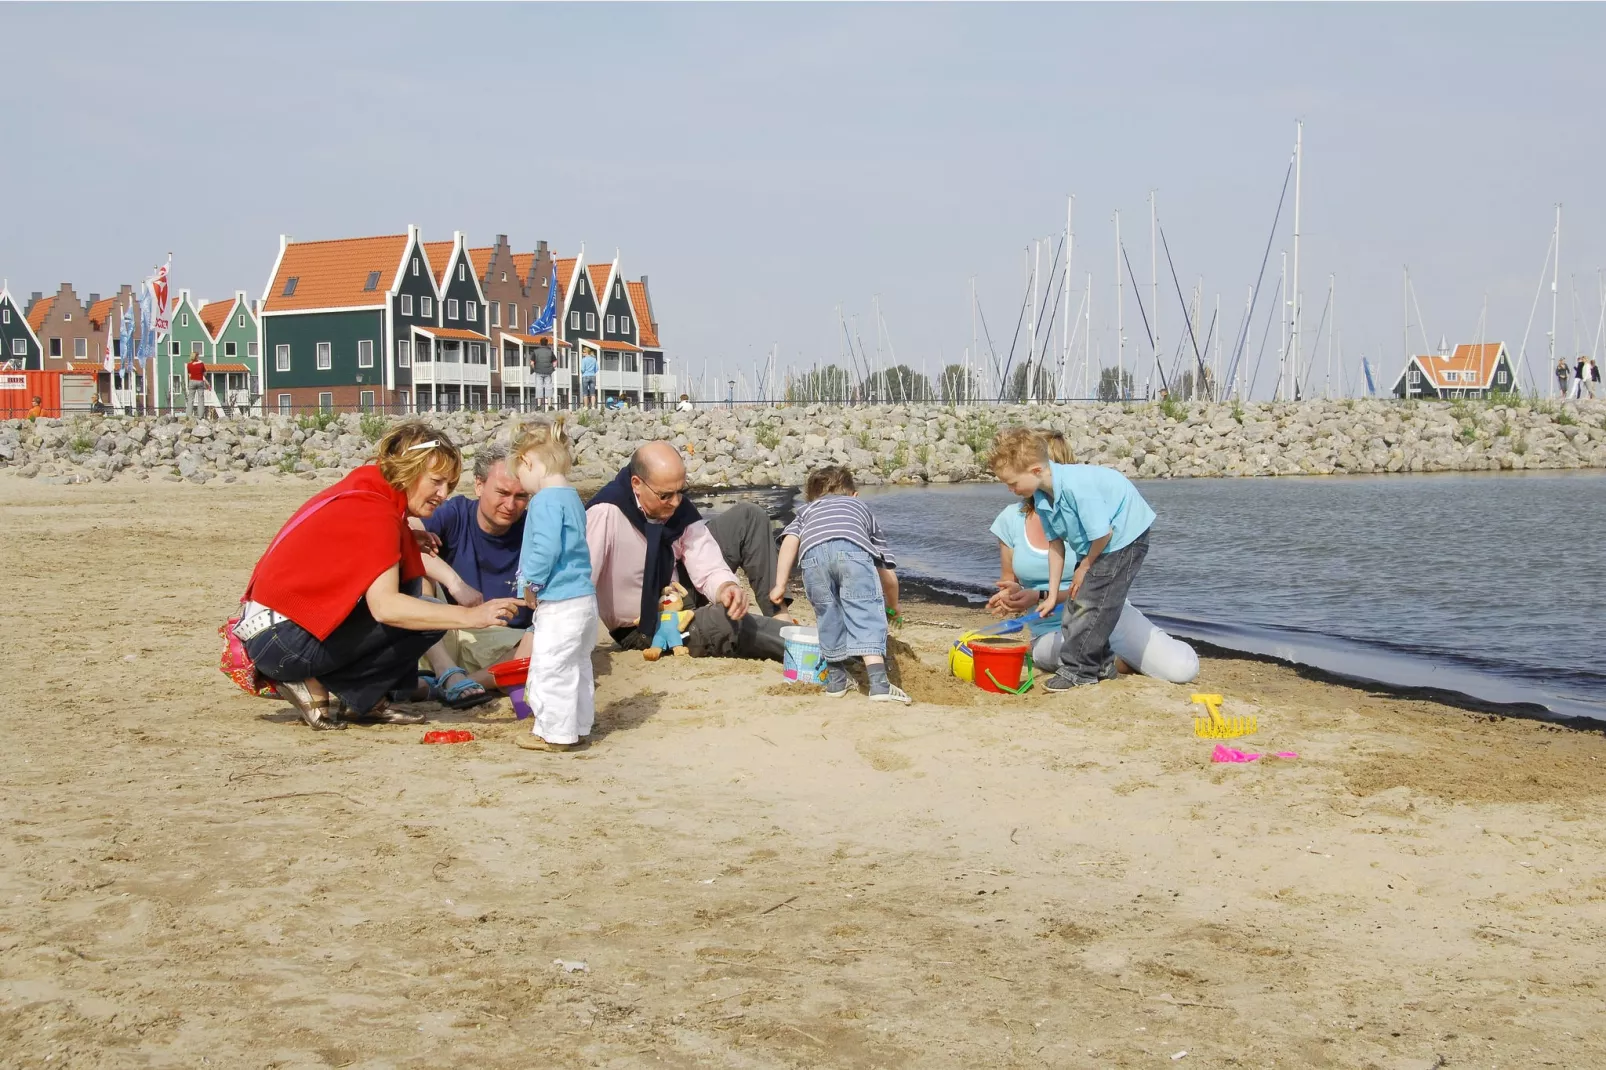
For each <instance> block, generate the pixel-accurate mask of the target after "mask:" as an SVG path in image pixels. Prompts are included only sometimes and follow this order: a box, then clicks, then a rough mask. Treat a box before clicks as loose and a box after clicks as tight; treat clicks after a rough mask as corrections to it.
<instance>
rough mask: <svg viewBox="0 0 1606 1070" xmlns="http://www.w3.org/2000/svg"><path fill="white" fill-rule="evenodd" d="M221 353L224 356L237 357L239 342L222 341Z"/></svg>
mask: <svg viewBox="0 0 1606 1070" xmlns="http://www.w3.org/2000/svg"><path fill="white" fill-rule="evenodd" d="M223 355H224V356H225V357H237V356H239V355H240V343H238V342H224V343H223Z"/></svg>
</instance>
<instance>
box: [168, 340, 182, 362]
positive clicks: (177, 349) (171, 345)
mask: <svg viewBox="0 0 1606 1070" xmlns="http://www.w3.org/2000/svg"><path fill="white" fill-rule="evenodd" d="M183 352H184V347H183V346H181V345H179V342H178V339H177V338H174V339H172V340H170V341H169V342H168V343H167V355H168V356H170V357H177V356H181V355H183Z"/></svg>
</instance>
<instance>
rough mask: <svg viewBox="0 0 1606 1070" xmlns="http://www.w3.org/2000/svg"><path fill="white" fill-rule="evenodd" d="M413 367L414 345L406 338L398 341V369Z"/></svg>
mask: <svg viewBox="0 0 1606 1070" xmlns="http://www.w3.org/2000/svg"><path fill="white" fill-rule="evenodd" d="M412 366H413V343H412V342H410V341H408V340H407V339H406V338H398V339H396V367H398V368H411V367H412Z"/></svg>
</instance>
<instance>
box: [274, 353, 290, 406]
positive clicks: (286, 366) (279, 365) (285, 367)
mask: <svg viewBox="0 0 1606 1070" xmlns="http://www.w3.org/2000/svg"><path fill="white" fill-rule="evenodd" d="M273 370H274V371H276V372H287V371H289V370H290V347H289V346H288V345H277V346H274V347H273ZM289 396H290V395H289V394H280V395H279V397H280V398H281V399H283V398H287V397H289Z"/></svg>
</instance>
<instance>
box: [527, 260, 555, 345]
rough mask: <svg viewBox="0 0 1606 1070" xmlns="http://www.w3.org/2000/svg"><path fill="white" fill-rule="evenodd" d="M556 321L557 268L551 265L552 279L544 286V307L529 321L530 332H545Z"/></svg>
mask: <svg viewBox="0 0 1606 1070" xmlns="http://www.w3.org/2000/svg"><path fill="white" fill-rule="evenodd" d="M557 322H558V269H557V265H555V264H554V265H553V267H552V280H551V282H549V283H548V284H547V288H546V307H545V308H543V309H542V310H541V315H539V316H537V317H536V318H535V319H533V320H531V321H530V333H531V334H545V333H547V332H548V331H550V330H551V329H552V328H553V326H554V325H555V324H556V323H557Z"/></svg>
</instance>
